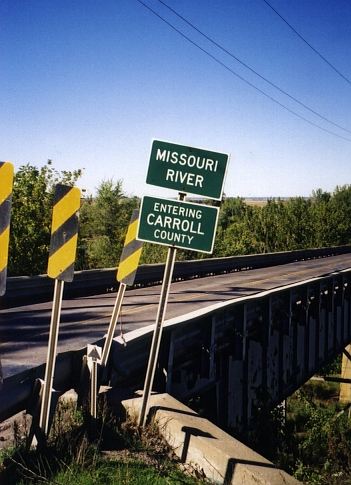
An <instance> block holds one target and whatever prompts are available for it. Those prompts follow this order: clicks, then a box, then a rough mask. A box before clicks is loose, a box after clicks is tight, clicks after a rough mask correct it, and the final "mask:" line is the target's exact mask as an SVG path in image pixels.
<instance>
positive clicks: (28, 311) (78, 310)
mask: <svg viewBox="0 0 351 485" xmlns="http://www.w3.org/2000/svg"><path fill="white" fill-rule="evenodd" d="M346 268H351V254H343V255H339V256H332V257H329V258H322V259H315V260H309V261H300V262H297V263H290V264H285V265H279V266H273V267H268V268H260V269H253V270H248V271H241V272H234V273H229V274H224V275H218V276H211V277H206V278H198V279H193V280H188V281H182V282H176V283H172V286H171V292H170V297H169V303H168V307H167V318H172V317H175V316H179V315H183V314H186V313H188V312H190V311H194V310H197V309H200V308H203V307H206V306H208V305H211V304H214V303H218V302H223V301H226V300H230V299H234V298H238V297H241V296H246V295H251V294H254V293H259V292H260V291H264V290H268V289H272V288H276V287H279V286H283V285H287V284H291V283H295V282H298V281H303V280H306V279H309V278H313V277H318V276H323V275H327V274H329V273H332V272H334V271H340V270H342V269H346ZM160 289H161V286H152V287H147V288H139V289H133V290H130V291H127V292H126V296H125V299H124V304H123V308H122V319H121V320H122V327H123V332H124V333H126V332H128V331H130V330H134V329H137V328H140V327H143V326H145V325H150V324H152V323H154V321H155V317H156V312H157V305H158V300H159V295H160ZM115 296H116V295H115V293H108V294H104V295H96V296H88V297H85V298H76V299H71V300H64V301H63V304H62V314H61V324H60V333H59V343H58V352H64V351H67V350H77V349H80V348H83V347H85V346H86V345H87V344H88V343H92V342H95V341H97V340H99V339H101V338H102V337H103V335H104V334H105V333H106V331H107V328H108V323H109V320H110V316H111V313H112V308H113V305H114V301H115ZM51 306H52V304H51V302H47V303H38V304H35V305H26V306H17V307H14V308H10V309H5V310H1V311H0V356H1V360H2V366H3V374H4V377H8V376H10V375H12V374H14V373H17V372H20V371H22V370H24V369H27V368H28V367H33V366H35V365H39V364H41V363H43V362H45V360H46V352H47V343H48V332H49V326H50V316H51ZM119 333H120V328H119V327H118V328H117V330H116V335H119Z"/></svg>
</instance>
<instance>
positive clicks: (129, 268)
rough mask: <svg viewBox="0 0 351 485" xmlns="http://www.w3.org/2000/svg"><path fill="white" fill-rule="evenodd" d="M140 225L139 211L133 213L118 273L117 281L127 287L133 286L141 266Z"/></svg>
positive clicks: (141, 244)
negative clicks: (138, 236)
mask: <svg viewBox="0 0 351 485" xmlns="http://www.w3.org/2000/svg"><path fill="white" fill-rule="evenodd" d="M138 223H139V210H138V209H135V210H134V211H133V214H132V217H131V220H130V223H129V227H128V231H127V235H126V239H125V241H124V248H123V251H122V255H121V259H120V262H119V266H118V271H117V280H118V281H119V282H120V283H124V284H125V285H128V286H132V285H133V283H134V279H135V275H136V272H137V269H138V265H139V259H140V256H141V251H142V246H143V243H142V242H141V241H137V239H136V235H137V231H138Z"/></svg>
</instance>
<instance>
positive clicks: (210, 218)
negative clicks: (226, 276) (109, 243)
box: [137, 196, 219, 253]
mask: <svg viewBox="0 0 351 485" xmlns="http://www.w3.org/2000/svg"><path fill="white" fill-rule="evenodd" d="M218 212H219V209H218V208H217V207H210V206H208V205H204V204H193V203H190V202H180V201H177V200H169V199H160V198H158V197H147V196H145V197H144V198H143V200H142V204H141V209H140V222H139V229H138V236H137V238H138V239H139V240H141V241H148V242H152V243H156V244H163V245H165V246H174V247H177V248H182V249H191V250H192V251H200V252H203V253H212V250H213V243H214V236H215V232H216V227H217V219H218Z"/></svg>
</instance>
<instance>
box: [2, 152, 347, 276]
mask: <svg viewBox="0 0 351 485" xmlns="http://www.w3.org/2000/svg"><path fill="white" fill-rule="evenodd" d="M81 175H82V171H81V170H79V169H78V170H74V171H58V170H56V169H55V168H54V166H53V164H52V161H50V160H49V161H48V162H47V163H46V164H45V165H44V166H43V167H41V168H37V167H36V166H34V165H30V164H27V165H24V166H22V167H20V168H19V170H18V171H17V172H16V174H15V181H14V187H13V203H12V217H11V233H10V251H9V265H8V275H9V276H17V275H35V274H43V273H45V272H46V266H47V260H48V251H49V244H50V226H51V211H52V201H53V193H54V186H55V185H56V184H57V183H64V184H68V185H74V184H75V183H76V182H77V181H78V180H79V178H80V176H81ZM139 203H140V200H139V198H138V197H128V196H127V195H126V193H125V191H124V189H123V183H122V181H121V180H118V181H116V182H115V181H113V180H106V181H102V182H101V183H100V185H99V186H98V188H97V193H96V196H95V197H93V196H87V197H84V198H83V200H82V206H81V210H80V230H79V240H78V249H77V260H76V264H75V269H77V270H83V269H95V268H106V267H114V266H117V265H118V261H119V258H120V254H121V251H122V248H123V243H124V238H125V234H126V231H127V227H128V223H129V219H130V216H131V213H132V210H133V209H134V208H136V207H138V205H139ZM210 203H211V202H210ZM350 243H351V186H350V185H344V186H342V187H336V189H335V190H334V191H333V192H332V193H330V192H325V191H322V190H321V189H318V190H316V191H314V192H313V193H312V195H311V197H309V198H304V197H293V198H290V199H289V200H280V199H270V200H268V201H267V203H266V204H264V205H262V206H252V205H249V204H247V203H245V201H244V199H242V198H239V197H237V198H226V197H224V199H223V201H222V204H221V208H220V215H219V223H218V230H217V236H216V242H215V247H214V252H213V257H220V256H232V255H239V254H253V253H266V252H275V251H289V250H295V249H305V248H312V247H314V248H318V247H326V246H338V245H343V244H350ZM166 251H167V248H165V247H163V246H158V245H153V244H145V246H144V249H143V254H142V260H141V262H142V263H158V262H164V261H165V258H166ZM204 257H209V256H208V255H205V254H202V253H194V252H192V251H185V250H180V251H178V252H177V258H178V259H183V260H184V259H197V258H204Z"/></svg>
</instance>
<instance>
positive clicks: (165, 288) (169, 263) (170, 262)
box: [138, 193, 186, 427]
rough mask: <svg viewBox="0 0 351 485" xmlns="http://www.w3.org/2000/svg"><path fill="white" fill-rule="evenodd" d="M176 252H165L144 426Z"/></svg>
mask: <svg viewBox="0 0 351 485" xmlns="http://www.w3.org/2000/svg"><path fill="white" fill-rule="evenodd" d="M185 195H186V194H184V193H179V197H178V200H184V197H185ZM176 254H177V249H176V248H175V247H172V246H171V247H169V248H168V253H167V260H166V265H165V272H164V276H163V282H162V288H161V296H160V303H159V305H158V310H157V317H156V324H155V329H154V335H153V338H152V344H151V351H150V356H149V362H148V366H147V370H146V376H145V383H144V392H143V401H142V405H141V410H140V415H139V423H138V424H139V426H143V427H144V426H145V421H146V414H147V413H146V412H147V408H148V403H149V399H150V394H151V389H152V384H153V381H154V377H155V370H156V363H157V358H158V353H159V349H160V342H161V336H162V327H163V322H164V319H165V315H166V309H167V302H168V295H169V290H170V286H171V281H172V274H173V268H174V262H175V258H176Z"/></svg>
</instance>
